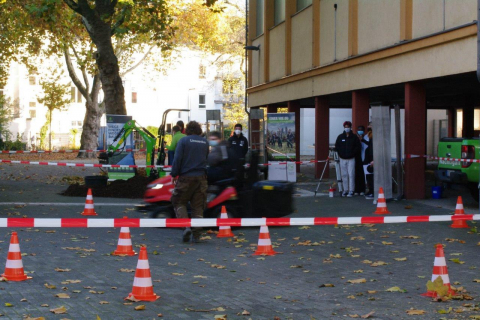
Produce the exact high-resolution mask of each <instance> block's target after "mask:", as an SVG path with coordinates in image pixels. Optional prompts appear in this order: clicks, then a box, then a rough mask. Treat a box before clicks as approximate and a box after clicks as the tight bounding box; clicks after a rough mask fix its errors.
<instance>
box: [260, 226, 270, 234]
mask: <svg viewBox="0 0 480 320" xmlns="http://www.w3.org/2000/svg"><path fill="white" fill-rule="evenodd" d="M267 232H268V228H267V226H261V227H260V233H267Z"/></svg>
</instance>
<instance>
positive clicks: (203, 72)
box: [198, 64, 207, 79]
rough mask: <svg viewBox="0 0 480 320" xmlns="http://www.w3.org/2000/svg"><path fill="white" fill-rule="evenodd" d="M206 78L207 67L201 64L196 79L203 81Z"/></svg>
mask: <svg viewBox="0 0 480 320" xmlns="http://www.w3.org/2000/svg"><path fill="white" fill-rule="evenodd" d="M206 77H207V67H205V66H204V65H203V64H201V65H200V66H199V67H198V78H200V79H205V78H206Z"/></svg>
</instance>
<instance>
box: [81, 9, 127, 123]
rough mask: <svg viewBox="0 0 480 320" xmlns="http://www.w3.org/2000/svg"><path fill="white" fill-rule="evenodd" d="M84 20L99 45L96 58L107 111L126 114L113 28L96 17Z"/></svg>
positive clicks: (93, 39)
mask: <svg viewBox="0 0 480 320" xmlns="http://www.w3.org/2000/svg"><path fill="white" fill-rule="evenodd" d="M83 22H84V24H85V26H86V28H87V31H88V32H89V34H90V37H91V38H92V41H93V43H95V46H96V47H97V54H96V56H95V59H96V61H97V67H98V71H99V74H100V80H101V82H102V89H103V93H104V96H105V99H104V101H105V110H106V113H107V114H121V115H126V114H127V108H126V106H125V89H124V88H123V83H122V78H121V77H120V69H119V67H118V59H117V56H116V55H115V51H114V49H113V44H112V34H111V32H112V31H111V28H110V26H109V25H107V24H106V23H105V22H103V21H102V20H100V19H96V17H95V18H90V17H89V18H84V19H83Z"/></svg>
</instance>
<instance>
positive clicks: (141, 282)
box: [133, 277, 152, 288]
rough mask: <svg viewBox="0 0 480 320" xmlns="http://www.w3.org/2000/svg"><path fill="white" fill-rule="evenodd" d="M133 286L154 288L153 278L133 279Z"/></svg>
mask: <svg viewBox="0 0 480 320" xmlns="http://www.w3.org/2000/svg"><path fill="white" fill-rule="evenodd" d="M133 286H134V287H142V288H147V287H152V278H137V277H135V279H133Z"/></svg>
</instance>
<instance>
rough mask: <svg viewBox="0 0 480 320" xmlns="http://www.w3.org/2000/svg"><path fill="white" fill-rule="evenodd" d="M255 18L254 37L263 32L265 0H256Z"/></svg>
mask: <svg viewBox="0 0 480 320" xmlns="http://www.w3.org/2000/svg"><path fill="white" fill-rule="evenodd" d="M255 10H256V19H255V26H256V27H255V37H259V36H260V35H262V34H263V32H264V30H263V28H264V19H265V0H257V3H256V8H255Z"/></svg>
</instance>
